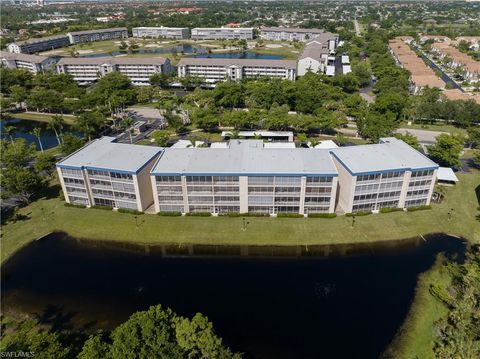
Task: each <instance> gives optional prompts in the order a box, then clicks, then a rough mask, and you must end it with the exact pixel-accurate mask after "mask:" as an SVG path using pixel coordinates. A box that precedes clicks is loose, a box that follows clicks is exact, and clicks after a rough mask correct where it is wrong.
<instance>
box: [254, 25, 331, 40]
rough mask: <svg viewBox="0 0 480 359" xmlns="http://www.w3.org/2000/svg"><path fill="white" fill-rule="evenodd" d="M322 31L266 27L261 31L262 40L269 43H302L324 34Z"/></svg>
mask: <svg viewBox="0 0 480 359" xmlns="http://www.w3.org/2000/svg"><path fill="white" fill-rule="evenodd" d="M323 33H324V31H323V30H320V29H300V28H295V27H264V28H261V29H260V38H261V39H263V40H268V41H301V42H305V41H308V40H312V39H314V38H315V37H317V36H319V35H321V34H323Z"/></svg>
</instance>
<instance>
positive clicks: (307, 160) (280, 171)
mask: <svg viewBox="0 0 480 359" xmlns="http://www.w3.org/2000/svg"><path fill="white" fill-rule="evenodd" d="M151 173H152V174H169V175H188V174H213V175H215V174H218V175H222V174H223V175H227V174H232V175H233V174H238V175H284V176H285V175H303V176H306V175H320V174H323V175H331V176H337V174H338V172H337V169H336V168H335V165H334V163H333V160H332V158H331V156H330V154H329V153H328V151H327V150H315V149H308V148H264V147H263V141H260V140H231V141H230V143H229V148H175V149H171V148H166V149H165V151H164V152H163V154H162V155H161V157H160V158H159V159H158V161H157V163H156V164H155V166H154V167H153V169H152V171H151Z"/></svg>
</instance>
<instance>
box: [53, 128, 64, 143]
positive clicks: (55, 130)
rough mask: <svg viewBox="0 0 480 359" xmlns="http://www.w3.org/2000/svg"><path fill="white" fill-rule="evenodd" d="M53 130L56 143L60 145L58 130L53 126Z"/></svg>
mask: <svg viewBox="0 0 480 359" xmlns="http://www.w3.org/2000/svg"><path fill="white" fill-rule="evenodd" d="M53 131H54V132H55V136H56V137H57V141H58V144H59V145H61V144H62V142H61V141H60V136H59V135H58V131H57V129H56V128H55V127H54V128H53Z"/></svg>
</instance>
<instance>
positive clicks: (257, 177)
mask: <svg viewBox="0 0 480 359" xmlns="http://www.w3.org/2000/svg"><path fill="white" fill-rule="evenodd" d="M337 176H338V174H337V169H336V168H335V165H334V164H333V161H332V158H331V157H330V155H329V153H328V152H327V151H324V150H314V149H306V148H265V147H264V143H263V141H261V140H231V141H230V142H229V144H228V146H227V147H224V148H178V149H169V148H166V149H165V151H164V152H163V153H162V155H161V157H160V158H159V159H158V160H157V163H156V164H155V166H154V167H153V169H152V171H151V179H152V187H153V192H154V200H155V210H156V211H157V212H163V211H175V212H182V213H188V212H211V213H228V212H237V213H246V212H255V213H265V214H277V213H299V214H308V213H332V212H334V210H335V194H336V191H337Z"/></svg>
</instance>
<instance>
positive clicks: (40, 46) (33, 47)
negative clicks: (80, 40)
mask: <svg viewBox="0 0 480 359" xmlns="http://www.w3.org/2000/svg"><path fill="white" fill-rule="evenodd" d="M68 45H70V40H69V38H68V36H67V35H57V36H48V37H41V38H37V39H28V40H24V41H17V42H12V43H11V44H8V47H7V48H8V51H9V52H14V53H17V54H34V53H37V52H41V51H48V50H53V49H57V48H59V47H64V46H68Z"/></svg>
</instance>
